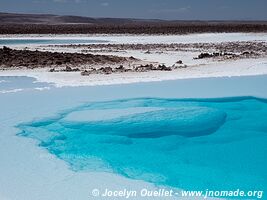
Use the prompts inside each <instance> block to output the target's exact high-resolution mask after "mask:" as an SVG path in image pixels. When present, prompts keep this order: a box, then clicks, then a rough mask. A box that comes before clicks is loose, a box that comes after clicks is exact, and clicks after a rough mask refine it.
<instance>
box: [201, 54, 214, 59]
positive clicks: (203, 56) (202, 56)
mask: <svg viewBox="0 0 267 200" xmlns="http://www.w3.org/2000/svg"><path fill="white" fill-rule="evenodd" d="M211 57H213V55H212V54H209V53H201V54H199V55H198V59H203V58H211Z"/></svg>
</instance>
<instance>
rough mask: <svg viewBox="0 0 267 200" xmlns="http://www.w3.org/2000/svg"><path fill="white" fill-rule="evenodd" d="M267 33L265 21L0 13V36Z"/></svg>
mask: <svg viewBox="0 0 267 200" xmlns="http://www.w3.org/2000/svg"><path fill="white" fill-rule="evenodd" d="M204 32H267V22H266V21H165V20H142V19H116V18H90V17H79V16H59V15H40V14H13V13H0V34H79V33H80V34H92V33H103V34H112V33H113V34H126V33H127V34H186V33H204Z"/></svg>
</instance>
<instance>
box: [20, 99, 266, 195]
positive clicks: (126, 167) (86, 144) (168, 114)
mask: <svg viewBox="0 0 267 200" xmlns="http://www.w3.org/2000/svg"><path fill="white" fill-rule="evenodd" d="M115 110H116V112H115ZM100 111H102V115H101V114H99V113H101V112H100ZM118 112H120V114H114V113H118ZM74 113H75V114H74ZM96 113H98V114H99V116H97V117H93V118H92V117H91V116H90V115H96ZM121 113H123V114H121ZM79 115H82V116H81V117H80V118H76V117H77V116H79ZM102 116H106V118H102ZM100 119H103V120H100ZM266 121H267V103H266V101H262V100H259V99H255V98H235V99H215V100H192V99H191V100H177V99H146V98H144V99H130V100H117V101H109V102H100V103H98V102H97V103H90V104H88V105H84V106H80V107H78V108H76V109H71V110H68V111H66V112H63V113H60V114H58V116H57V117H54V118H51V119H44V120H41V121H37V122H36V121H35V122H32V123H28V124H24V125H22V126H20V128H21V129H22V131H23V135H24V136H26V137H31V138H34V139H37V140H38V141H40V146H42V147H43V148H46V149H47V150H48V151H49V152H50V153H52V154H54V155H55V156H57V157H58V158H60V159H62V160H64V161H66V162H67V163H68V164H69V166H70V167H71V169H72V170H74V171H84V170H89V171H101V172H103V171H107V172H114V173H117V174H120V175H123V176H126V177H129V178H133V179H142V180H145V181H149V182H152V183H155V184H164V185H167V186H173V187H177V188H183V189H188V190H206V189H207V188H208V189H209V190H236V188H239V189H241V190H264V189H266V188H267V184H266V179H267V176H266V168H267V162H266V159H265V157H266V152H267V146H266V142H267V135H266V133H267V128H266ZM163 133H164V134H163ZM170 133H171V134H170ZM200 133H201V134H200ZM199 136H201V137H199Z"/></svg>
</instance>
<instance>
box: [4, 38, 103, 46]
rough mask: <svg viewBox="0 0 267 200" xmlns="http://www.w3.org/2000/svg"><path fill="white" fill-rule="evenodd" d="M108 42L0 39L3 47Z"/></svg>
mask: <svg viewBox="0 0 267 200" xmlns="http://www.w3.org/2000/svg"><path fill="white" fill-rule="evenodd" d="M107 42H108V41H107V40H90V39H0V46H1V45H21V44H25V45H26V44H86V43H89V44H90V43H107Z"/></svg>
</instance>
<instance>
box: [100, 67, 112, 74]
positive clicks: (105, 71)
mask: <svg viewBox="0 0 267 200" xmlns="http://www.w3.org/2000/svg"><path fill="white" fill-rule="evenodd" d="M98 71H99V72H101V73H103V74H111V73H112V72H113V70H112V68H111V67H101V68H100V69H99V70H98Z"/></svg>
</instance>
